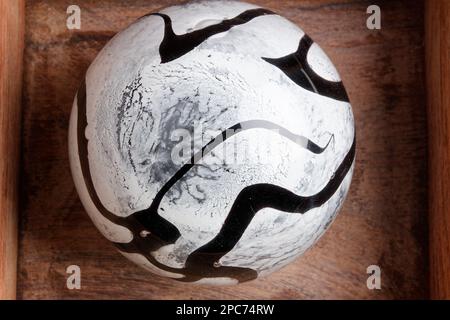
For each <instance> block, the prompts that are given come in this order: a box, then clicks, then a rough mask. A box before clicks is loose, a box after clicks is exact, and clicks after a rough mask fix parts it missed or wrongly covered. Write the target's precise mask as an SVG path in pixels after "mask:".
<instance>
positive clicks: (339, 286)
mask: <svg viewBox="0 0 450 320" xmlns="http://www.w3.org/2000/svg"><path fill="white" fill-rule="evenodd" d="M73 2H74V1H73V0H70V1H69V0H47V1H42V0H40V1H39V0H37V1H29V2H28V3H27V8H26V9H27V10H26V12H27V14H26V20H27V26H26V27H27V32H26V51H25V78H24V79H25V80H24V81H25V85H24V100H25V103H24V112H23V116H24V119H23V144H22V152H23V161H22V169H23V170H22V201H21V203H22V208H21V227H20V257H19V273H18V276H19V279H18V296H19V298H24V299H32V298H49V299H57V298H62V299H87V298H93V299H105V298H106V299H116V298H125V299H134V298H141V299H182V298H184V299H199V298H203V299H220V298H226V299H247V298H253V299H317V298H324V299H332V298H336V299H345V298H350V299H355V298H362V299H393V298H406V299H410V298H426V297H428V242H427V237H428V234H427V230H428V225H427V126H426V107H425V94H424V80H423V79H424V30H423V23H424V21H423V16H424V12H423V10H424V5H423V1H410V0H395V1H392V0H390V1H381V0H379V1H376V2H377V4H378V5H379V6H380V7H381V9H382V29H381V30H368V29H367V28H366V19H367V16H368V15H367V14H366V9H367V7H368V6H369V5H370V4H372V1H365V0H362V1H354V0H305V1H293V0H286V1H275V0H254V1H252V2H255V3H258V4H259V5H261V6H264V7H268V8H271V9H273V10H275V11H277V12H278V13H280V14H282V15H284V16H286V17H287V18H289V19H291V20H292V21H294V22H295V23H297V24H299V25H300V26H301V27H302V28H303V29H304V30H305V31H306V32H307V33H308V34H309V35H310V36H311V37H312V38H313V39H314V40H316V41H317V42H318V43H319V44H320V45H321V46H322V47H323V48H324V50H325V51H326V52H327V53H328V54H329V55H330V57H331V59H332V60H333V61H334V63H335V65H336V66H337V68H338V70H339V72H340V73H341V76H342V78H343V81H344V84H345V85H346V87H347V89H348V93H349V96H350V99H351V101H352V105H353V108H354V114H355V118H356V125H357V132H358V133H357V136H358V148H357V160H356V169H355V173H354V179H353V183H352V187H351V189H350V193H349V196H348V198H347V201H346V202H345V205H344V207H343V209H342V211H341V213H340V215H339V216H338V218H337V219H336V221H335V222H334V224H333V225H332V226H331V228H330V230H329V231H328V232H327V233H326V234H325V236H324V237H323V238H322V239H321V240H320V241H319V242H318V243H317V245H316V246H314V247H313V248H312V249H310V250H309V251H308V252H307V253H306V254H305V255H304V256H303V257H301V258H300V259H298V260H297V261H295V262H294V263H292V264H291V265H289V266H287V267H286V268H284V269H282V270H281V271H278V272H276V273H275V274H273V275H271V276H269V277H268V278H266V279H260V280H256V281H254V282H251V283H248V284H243V285H239V286H234V287H224V288H217V287H206V286H192V285H185V284H179V283H176V282H173V281H172V280H168V279H162V278H159V277H157V276H153V275H151V274H149V273H148V272H146V271H144V270H141V269H139V268H138V267H137V266H135V265H133V264H132V263H130V262H128V261H127V260H126V259H125V258H123V257H122V256H121V255H120V254H118V253H117V252H116V251H115V250H114V249H113V246H112V245H111V244H110V243H108V241H107V240H106V239H104V238H103V237H102V236H101V235H100V233H99V232H98V231H97V230H96V229H95V227H94V226H93V224H92V223H91V222H90V220H89V218H88V216H87V215H86V213H85V212H84V210H83V208H82V206H81V203H80V201H79V199H78V197H77V194H76V191H75V189H74V186H73V183H72V179H71V176H70V171H69V163H68V156H67V127H68V120H69V112H70V109H71V106H72V100H73V97H74V95H75V92H76V90H77V86H78V84H79V83H80V80H81V79H82V77H83V74H84V72H85V70H86V69H87V67H88V66H89V64H90V63H91V62H92V60H93V59H94V57H95V55H96V53H97V52H98V51H99V50H100V49H101V48H102V47H103V46H104V45H105V43H106V42H107V41H108V40H109V39H110V38H111V37H112V36H113V35H114V34H115V33H116V32H117V31H119V30H121V29H122V28H124V27H125V26H127V25H128V24H129V23H131V22H132V21H133V20H134V19H136V18H137V17H139V16H141V15H143V14H145V13H148V12H149V11H155V10H158V9H159V8H161V7H163V6H166V5H170V4H174V3H176V2H177V1H170V0H166V1H163V0H157V1H147V0H136V1H124V0H122V1H112V0H102V1H88V0H85V1H82V0H78V1H75V2H76V3H77V4H78V5H79V6H80V7H81V10H82V11H81V18H82V25H81V30H75V31H70V30H67V28H66V17H67V15H66V8H67V6H68V5H70V4H73ZM273 32H276V30H273ZM70 265H78V266H80V268H81V286H82V288H81V290H68V289H67V288H66V278H67V274H66V268H67V267H68V266H70ZM370 265H378V266H380V267H381V270H382V275H381V277H382V278H381V279H382V289H381V290H369V289H368V288H367V286H366V280H367V277H368V275H367V274H366V269H367V267H368V266H370Z"/></svg>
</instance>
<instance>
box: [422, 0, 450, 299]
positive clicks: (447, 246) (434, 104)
mask: <svg viewBox="0 0 450 320" xmlns="http://www.w3.org/2000/svg"><path fill="white" fill-rule="evenodd" d="M426 26H427V27H426V37H425V38H426V70H427V90H428V92H427V93H428V94H427V96H428V131H429V159H430V160H429V185H430V188H429V200H430V202H429V204H430V205H429V212H430V219H429V226H430V271H431V272H430V284H431V285H430V288H431V297H432V298H434V299H450V1H447V0H430V1H427V3H426Z"/></svg>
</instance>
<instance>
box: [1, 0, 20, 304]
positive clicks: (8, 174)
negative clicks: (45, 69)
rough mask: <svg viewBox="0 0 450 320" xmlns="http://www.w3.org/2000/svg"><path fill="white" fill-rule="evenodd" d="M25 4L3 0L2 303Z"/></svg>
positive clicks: (11, 227)
mask: <svg viewBox="0 0 450 320" xmlns="http://www.w3.org/2000/svg"><path fill="white" fill-rule="evenodd" d="M24 18H25V4H24V1H22V0H20V1H10V0H0V299H15V297H16V271H17V228H18V225H17V215H18V194H19V183H18V182H19V179H18V178H19V163H20V158H19V151H20V123H21V120H20V118H21V101H20V100H21V92H22V57H23V47H24V30H25V20H24Z"/></svg>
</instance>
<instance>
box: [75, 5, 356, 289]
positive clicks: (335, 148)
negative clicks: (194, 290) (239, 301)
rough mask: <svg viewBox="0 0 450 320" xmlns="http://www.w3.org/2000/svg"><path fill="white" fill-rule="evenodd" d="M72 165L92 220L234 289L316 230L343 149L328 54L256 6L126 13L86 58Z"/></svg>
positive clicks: (340, 191)
mask: <svg viewBox="0 0 450 320" xmlns="http://www.w3.org/2000/svg"><path fill="white" fill-rule="evenodd" d="M69 155H70V162H71V170H72V174H73V179H74V182H75V186H76V189H77V191H78V194H79V196H80V199H81V201H82V203H83V205H84V208H85V209H86V211H87V213H88V214H89V216H90V218H91V219H92V221H93V223H94V224H95V226H96V227H97V228H98V229H99V231H100V232H101V233H102V234H103V235H104V236H105V237H106V238H107V239H108V240H109V241H111V242H113V243H114V245H115V246H116V247H117V249H118V250H119V252H120V253H122V254H123V255H124V256H125V257H127V258H128V259H130V260H132V261H134V262H135V263H137V264H138V265H140V266H142V267H143V268H145V269H148V270H149V271H151V272H153V273H155V274H158V275H161V276H164V277H169V278H173V279H175V280H178V281H182V282H189V283H202V284H234V283H239V282H244V281H248V280H252V279H256V278H257V277H260V276H265V275H268V274H269V273H271V272H273V271H275V270H277V269H279V268H281V267H283V266H285V265H287V264H288V263H290V262H291V261H293V260H294V259H296V258H297V257H299V256H300V255H302V254H303V253H304V252H305V251H306V250H307V249H308V248H310V247H311V246H312V245H313V244H314V243H315V242H316V241H317V240H318V239H319V238H320V236H321V235H322V234H323V233H324V232H325V230H326V229H327V228H328V227H329V226H330V223H331V222H332V221H333V220H334V218H335V216H336V214H337V212H338V211H339V209H340V207H341V205H342V203H343V201H344V199H345V197H346V194H347V192H348V190H349V186H350V182H351V177H352V172H353V167H354V158H355V128H354V120H353V114H352V109H351V105H350V102H349V98H348V96H347V93H346V91H345V88H344V86H343V84H342V82H341V79H340V77H339V75H338V72H337V71H336V69H335V67H334V66H333V64H332V62H331V61H330V59H329V58H328V57H327V55H326V54H325V53H324V52H323V51H322V50H321V48H320V47H319V46H318V45H317V44H316V43H315V42H314V41H313V40H312V39H311V38H310V37H309V36H308V35H306V34H305V33H304V32H303V31H302V29H300V28H299V27H298V26H296V25H295V24H293V23H292V22H290V21H289V20H287V19H285V18H283V17H281V16H280V15H278V14H276V13H275V12H272V11H270V10H267V9H263V8H260V7H258V6H256V5H253V4H247V3H243V2H234V1H200V2H192V3H187V4H183V5H180V6H174V7H169V8H166V9H164V10H161V11H160V12H158V13H151V14H148V15H145V16H143V17H141V18H140V19H138V20H137V21H136V22H134V23H133V24H131V25H130V26H129V27H127V28H126V29H125V30H123V31H121V32H120V33H118V34H117V35H116V36H115V37H114V38H113V39H112V40H111V41H110V42H109V43H108V44H107V45H106V46H105V47H104V48H103V49H102V50H101V52H100V53H99V54H98V56H97V57H96V59H95V60H94V61H93V63H92V64H91V66H90V67H89V69H88V71H87V73H86V76H85V77H84V81H83V83H82V85H81V87H80V89H79V90H78V92H77V95H76V97H75V101H74V104H73V109H72V114H71V119H70V128H69Z"/></svg>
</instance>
